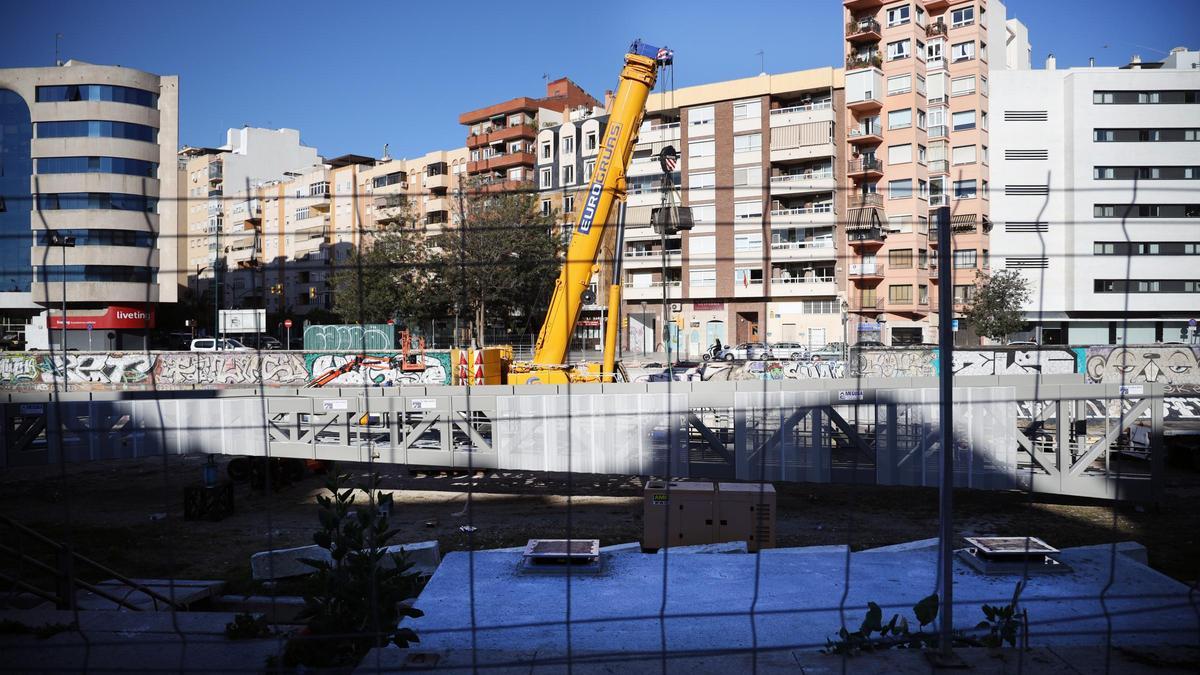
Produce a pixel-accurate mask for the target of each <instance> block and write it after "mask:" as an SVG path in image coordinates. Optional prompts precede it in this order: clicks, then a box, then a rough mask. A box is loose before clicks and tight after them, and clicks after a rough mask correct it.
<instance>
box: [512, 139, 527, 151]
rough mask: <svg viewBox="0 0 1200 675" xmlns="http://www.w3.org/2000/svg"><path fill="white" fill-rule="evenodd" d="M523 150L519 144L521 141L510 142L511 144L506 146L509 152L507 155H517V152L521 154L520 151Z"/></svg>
mask: <svg viewBox="0 0 1200 675" xmlns="http://www.w3.org/2000/svg"><path fill="white" fill-rule="evenodd" d="M524 149H525V148H524V147H523V146H522V143H521V141H513V142H511V143H509V144H508V151H509V153H518V152H521V151H522V150H524Z"/></svg>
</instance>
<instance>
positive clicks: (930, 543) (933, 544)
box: [859, 537, 938, 553]
mask: <svg viewBox="0 0 1200 675" xmlns="http://www.w3.org/2000/svg"><path fill="white" fill-rule="evenodd" d="M937 547H938V538H937V537H932V538H930V539H918V540H916V541H906V542H903V543H900V544H892V545H891V546H880V547H878V548H868V549H866V550H863V551H859V553H907V552H909V551H926V550H931V549H932V550H934V551H936V550H937Z"/></svg>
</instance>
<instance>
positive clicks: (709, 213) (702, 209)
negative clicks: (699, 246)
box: [692, 204, 717, 241]
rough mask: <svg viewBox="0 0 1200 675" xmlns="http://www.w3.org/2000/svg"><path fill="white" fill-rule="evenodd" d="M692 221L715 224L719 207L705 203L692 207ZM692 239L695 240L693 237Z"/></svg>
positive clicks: (699, 223)
mask: <svg viewBox="0 0 1200 675" xmlns="http://www.w3.org/2000/svg"><path fill="white" fill-rule="evenodd" d="M692 222H693V223H695V224H696V225H713V224H716V222H717V207H716V206H715V205H713V204H705V205H701V206H693V207H692ZM692 241H695V239H693V240H692Z"/></svg>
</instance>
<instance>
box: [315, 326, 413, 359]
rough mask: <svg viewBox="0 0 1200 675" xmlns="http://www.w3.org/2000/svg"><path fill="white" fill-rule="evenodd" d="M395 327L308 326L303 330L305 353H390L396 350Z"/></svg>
mask: <svg viewBox="0 0 1200 675" xmlns="http://www.w3.org/2000/svg"><path fill="white" fill-rule="evenodd" d="M394 335H395V326H390V325H388V324H386V323H369V324H366V325H365V326H359V325H357V324H338V325H327V326H308V327H306V328H305V329H304V349H305V350H307V351H323V352H324V351H331V352H332V351H342V352H354V351H358V350H360V349H361V350H366V351H371V352H374V351H390V350H392V349H395V348H396V342H395V338H394V337H393V336H394Z"/></svg>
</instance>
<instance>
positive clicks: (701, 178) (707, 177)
mask: <svg viewBox="0 0 1200 675" xmlns="http://www.w3.org/2000/svg"><path fill="white" fill-rule="evenodd" d="M716 184H717V174H715V173H713V172H711V171H709V172H707V173H693V174H688V187H689V188H691V189H693V190H696V189H701V190H702V189H705V188H711V187H715V186H716Z"/></svg>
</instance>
